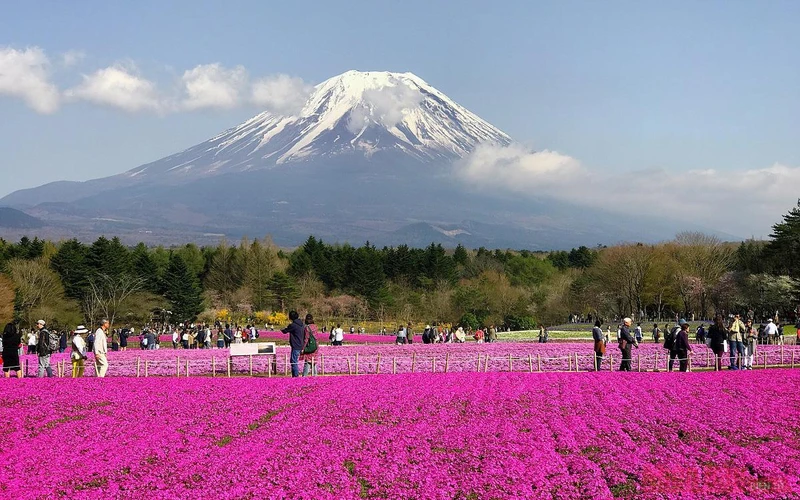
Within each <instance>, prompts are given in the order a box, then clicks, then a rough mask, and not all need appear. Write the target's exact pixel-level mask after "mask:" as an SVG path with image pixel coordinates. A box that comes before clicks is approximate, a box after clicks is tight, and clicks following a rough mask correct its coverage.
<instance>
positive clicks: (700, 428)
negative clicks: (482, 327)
mask: <svg viewBox="0 0 800 500" xmlns="http://www.w3.org/2000/svg"><path fill="white" fill-rule="evenodd" d="M139 382H140V383H139V384H138V385H137V387H136V390H130V386H129V385H128V383H127V381H125V380H122V379H116V380H115V379H105V380H100V379H85V380H79V381H75V382H73V383H72V385H71V386H70V389H69V390H64V384H63V382H61V381H57V380H42V381H34V380H23V381H8V380H5V381H2V382H0V385H2V390H3V404H2V405H0V420H1V421H2V422H3V432H2V433H0V492H2V495H3V497H4V498H20V499H26V498H54V497H63V498H122V499H128V498H132V499H133V498H137V499H138V498H222V499H238V498H309V499H311V498H313V499H342V498H359V497H361V498H415V499H452V498H464V499H466V498H548V499H549V498H564V499H572V498H586V499H594V498H612V497H624V498H634V497H635V498H644V499H656V498H754V499H756V498H757V499H778V498H797V497H798V495H800V466H799V465H798V464H800V422H798V421H797V419H788V420H787V419H785V418H780V417H781V416H785V415H789V414H792V412H793V411H795V410H796V408H798V407H800V393H798V391H797V390H796V387H797V386H798V384H800V371H792V370H786V371H777V370H776V371H770V372H766V371H764V372H755V373H750V374H745V373H729V372H719V373H697V374H689V375H687V376H685V377H675V376H672V375H669V374H651V375H646V376H645V375H640V374H636V373H615V374H606V375H600V374H597V375H595V374H581V375H578V374H568V373H560V374H543V375H541V376H536V377H532V376H530V375H525V374H510V373H490V374H480V375H475V374H448V375H399V376H389V377H382V378H381V379H380V382H379V383H377V380H376V379H375V378H373V377H360V378H353V379H350V380H348V382H347V383H346V384H342V383H341V380H340V379H336V378H316V379H302V380H291V381H289V380H285V379H280V380H276V379H273V380H268V379H252V380H250V381H249V382H248V383H247V384H242V383H240V382H239V381H237V380H228V379H199V378H191V379H177V380H173V381H170V383H165V381H164V380H163V379H147V380H142V381H139ZM609 382H610V383H609ZM77 395H79V396H77ZM76 396H77V397H76ZM161 416H169V418H161ZM776 417H778V418H776ZM309 423H313V425H308V424H309ZM131 424H134V425H131ZM732 424H733V425H732ZM120 450H124V453H121V452H120ZM47 457H51V458H52V457H57V460H55V459H53V460H49V461H47V466H46V467H42V460H45V459H46V458H47Z"/></svg>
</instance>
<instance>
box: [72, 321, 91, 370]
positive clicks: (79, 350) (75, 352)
mask: <svg viewBox="0 0 800 500" xmlns="http://www.w3.org/2000/svg"><path fill="white" fill-rule="evenodd" d="M87 333H89V330H88V329H87V328H86V327H85V326H83V325H79V326H78V328H76V329H75V333H74V334H73V336H72V354H70V356H69V357H70V360H71V361H72V378H79V377H83V371H84V369H85V362H86V357H87V356H86V341H85V340H83V337H81V335H85V334H87Z"/></svg>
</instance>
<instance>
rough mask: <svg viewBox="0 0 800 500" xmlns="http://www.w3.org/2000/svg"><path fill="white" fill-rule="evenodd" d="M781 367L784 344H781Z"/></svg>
mask: <svg viewBox="0 0 800 500" xmlns="http://www.w3.org/2000/svg"><path fill="white" fill-rule="evenodd" d="M781 366H783V344H781Z"/></svg>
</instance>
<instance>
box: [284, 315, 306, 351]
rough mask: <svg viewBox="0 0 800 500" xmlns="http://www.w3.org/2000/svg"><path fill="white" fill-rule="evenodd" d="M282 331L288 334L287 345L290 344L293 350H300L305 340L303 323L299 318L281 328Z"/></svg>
mask: <svg viewBox="0 0 800 500" xmlns="http://www.w3.org/2000/svg"><path fill="white" fill-rule="evenodd" d="M281 331H282V332H283V333H288V334H289V345H291V346H292V350H293V351H302V350H303V343H304V341H305V325H304V324H303V322H302V321H300V319H296V320H294V321H293V322H292V324H290V325H289V326H287V327H286V328H284V329H283V330H281Z"/></svg>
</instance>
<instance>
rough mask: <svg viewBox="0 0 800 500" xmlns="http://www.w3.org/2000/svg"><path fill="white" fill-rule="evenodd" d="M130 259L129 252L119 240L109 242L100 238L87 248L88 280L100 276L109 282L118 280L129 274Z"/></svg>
mask: <svg viewBox="0 0 800 500" xmlns="http://www.w3.org/2000/svg"><path fill="white" fill-rule="evenodd" d="M130 258H131V256H130V251H129V250H128V249H127V248H126V247H125V245H123V244H122V242H121V241H120V240H119V238H117V237H115V238H114V239H111V240H109V239H108V238H106V237H105V236H101V237H100V238H98V239H97V240H96V241H95V242H94V243H92V246H91V247H89V254H88V263H89V268H90V273H91V276H90V278H91V277H92V276H97V275H101V274H102V275H105V276H108V277H109V278H110V279H111V280H118V279H119V278H121V277H122V276H123V275H125V274H130V271H131V260H130Z"/></svg>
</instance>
